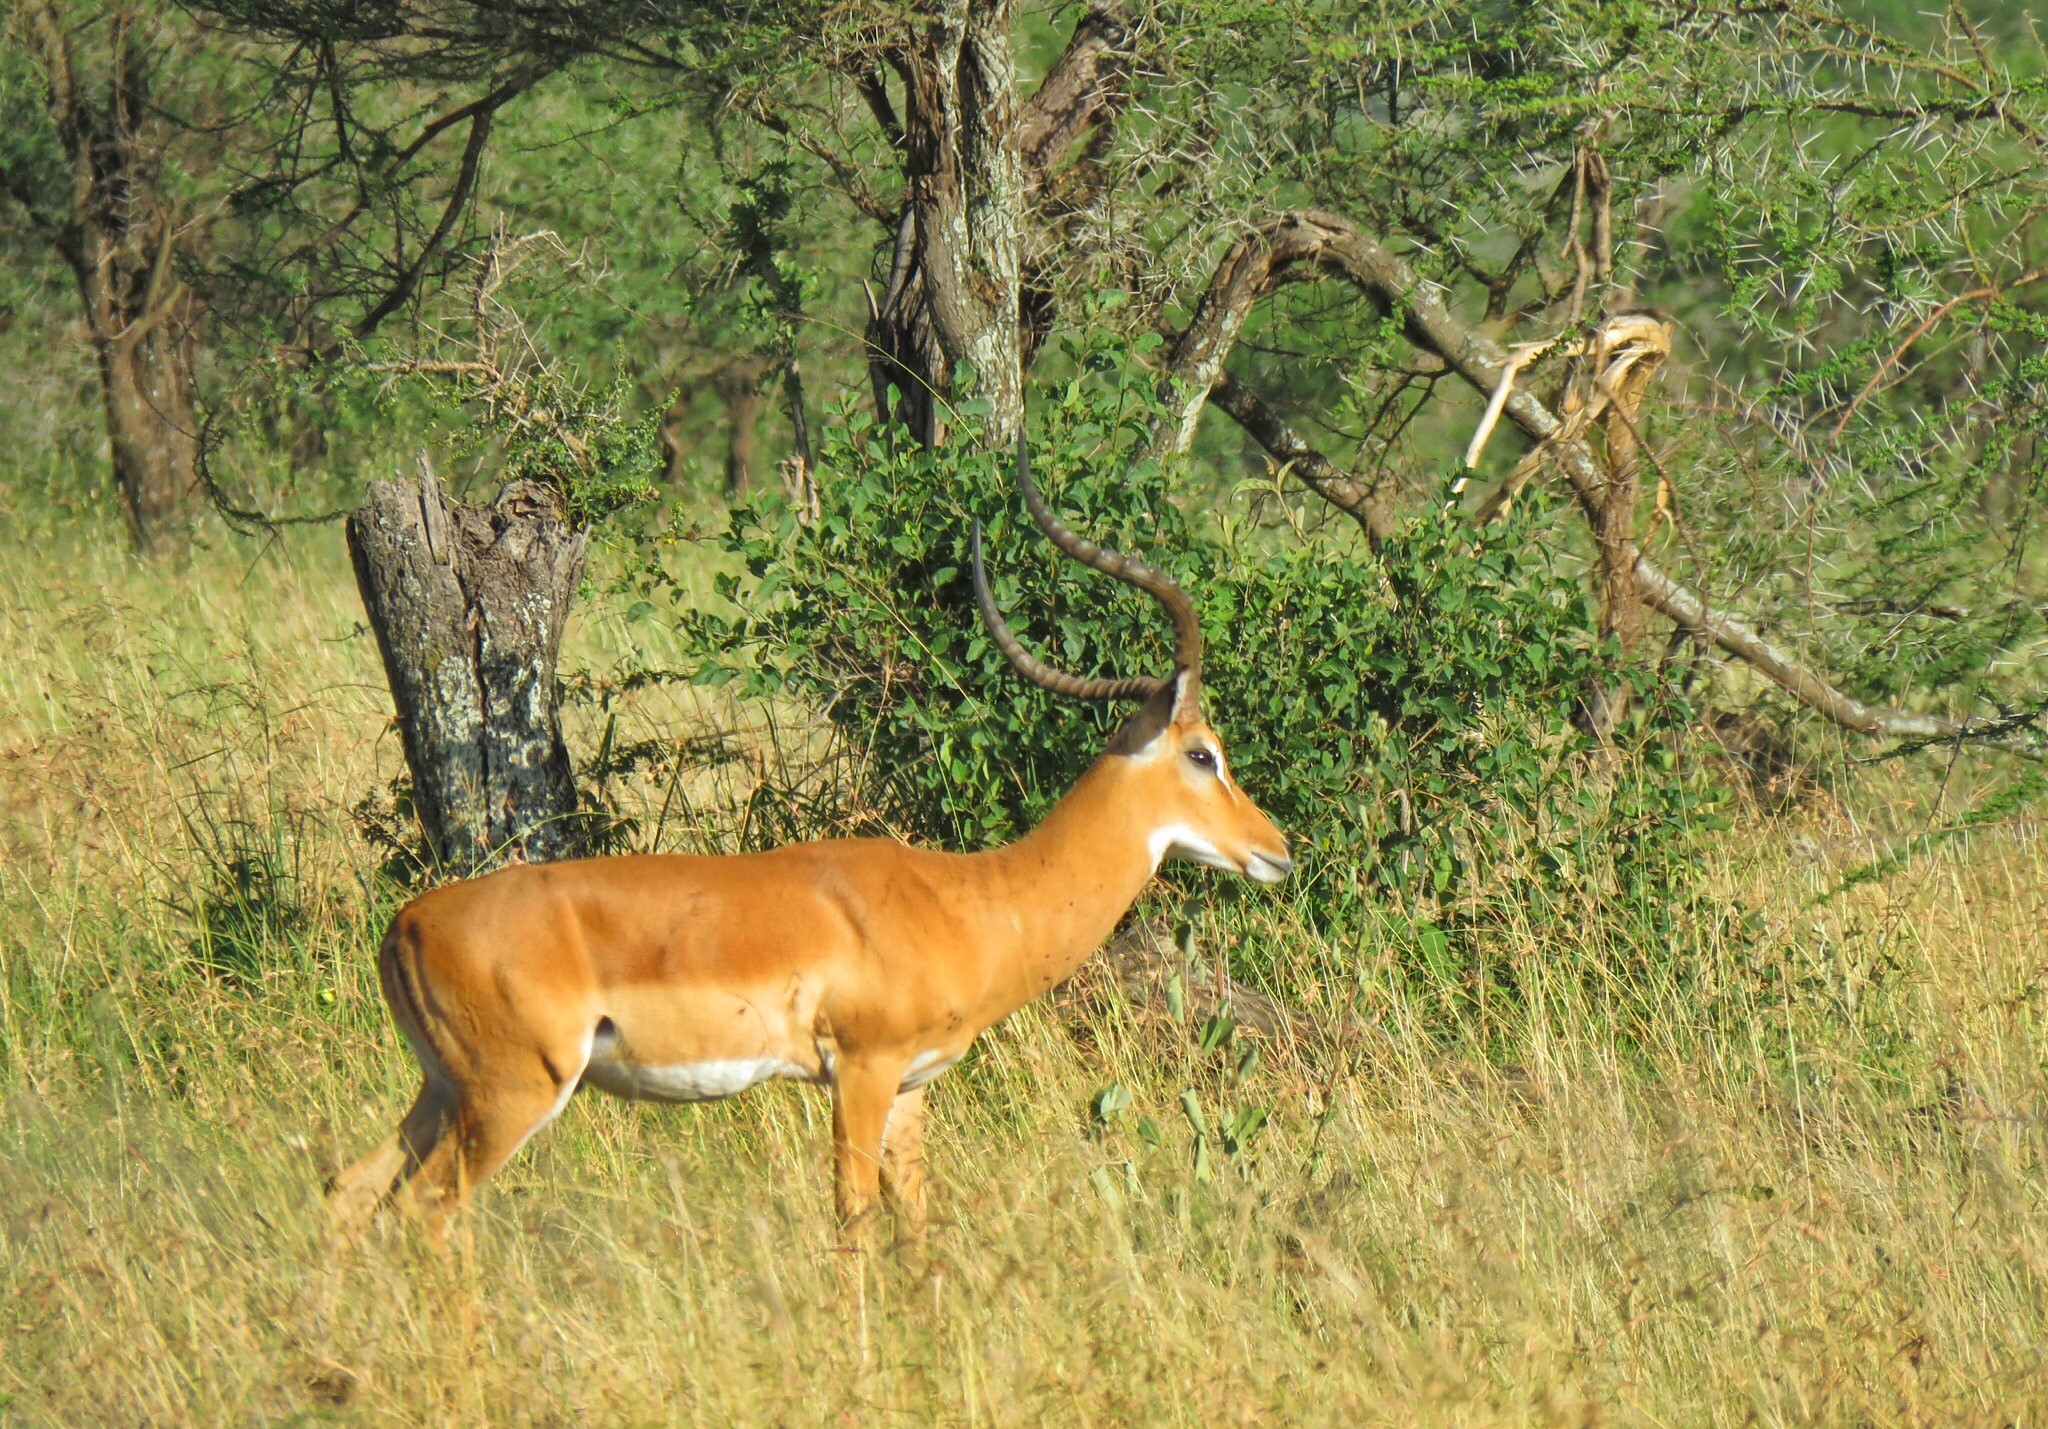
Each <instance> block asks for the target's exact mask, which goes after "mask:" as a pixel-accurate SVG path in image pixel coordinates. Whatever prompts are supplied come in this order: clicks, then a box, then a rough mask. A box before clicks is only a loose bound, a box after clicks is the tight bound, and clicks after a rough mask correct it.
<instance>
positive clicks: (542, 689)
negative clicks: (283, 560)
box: [348, 477, 588, 876]
mask: <svg viewBox="0 0 2048 1429" xmlns="http://www.w3.org/2000/svg"><path fill="white" fill-rule="evenodd" d="M348 544H349V554H350V556H351V558H352V560H353V562H354V564H355V572H356V584H357V587H358V589H359V590H360V591H361V593H362V598H363V608H364V610H365V611H366V612H367V614H368V615H369V618H370V626H371V628H372V630H374V631H375V633H376V636H377V646H378V649H379V650H380V651H381V652H382V654H383V657H384V669H385V672H386V674H387V676H388V677H389V679H390V682H391V693H392V698H393V701H394V702H395V704H396V705H397V711H398V727H399V733H400V735H401V737H402V739H403V741H404V745H405V758H406V764H407V766H408V767H409V768H410V769H411V771H412V777H413V797H414V804H415V806H416V807H417V809H418V810H419V815H420V822H421V824H422V826H423V828H424V830H425V833H426V836H427V844H428V849H429V851H430V854H431V857H432V858H433V860H434V861H435V863H436V864H437V865H438V866H439V867H440V868H441V870H442V871H444V872H447V873H451V874H455V875H458V876H460V875H466V874H469V873H473V872H476V871H478V870H480V869H482V868H486V867H489V866H491V865H492V864H495V863H499V862H503V861H507V860H512V859H523V860H527V861H531V862H544V861H547V860H550V859H558V858H566V857H573V856H574V855H576V854H579V853H582V852H584V851H585V849H586V847H587V844H588V833H587V827H586V821H585V819H584V817H583V816H582V815H581V813H580V812H579V809H578V801H577V792H576V781H575V777H574V773H573V771H572V769H571V766H570V763H569V753H568V748H567V746H566V745H565V744H564V743H563V740H562V726H561V718H560V712H559V709H558V706H557V702H556V694H555V666H556V661H557V660H558V658H559V657H560V654H561V648H562V634H563V631H564V629H565V628H566V626H567V623H568V615H569V607H570V604H571V602H572V601H573V599H574V598H575V594H576V587H577V584H578V582H579V581H581V579H582V576H583V565H584V554H585V538H584V535H583V533H582V532H580V531H575V530H572V529H571V528H570V525H569V522H568V520H567V519H566V517H565V515H564V513H563V511H562V508H561V504H560V502H559V500H558V499H557V497H556V495H555V493H554V492H553V491H551V490H550V489H549V488H547V487H545V486H541V485H538V484H536V483H534V482H528V481H515V482H513V483H511V484H510V485H508V486H507V487H506V488H505V489H504V490H503V491H502V492H500V493H499V495H498V498H497V500H496V501H494V502H493V503H492V504H491V505H490V506H488V507H476V506H467V505H464V504H462V503H460V502H457V501H455V500H453V499H451V498H450V497H449V495H448V493H447V491H446V490H445V489H444V488H443V487H442V486H441V484H440V483H439V482H438V481H436V480H434V479H433V478H432V477H428V478H425V479H424V480H422V481H420V482H417V483H414V482H374V483H372V484H371V487H370V497H369V500H368V501H367V502H366V503H364V505H363V506H362V507H361V508H360V509H358V510H357V511H356V512H355V513H354V514H353V515H352V516H351V517H350V518H349V522H348Z"/></svg>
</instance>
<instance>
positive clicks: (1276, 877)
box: [1244, 850, 1294, 883]
mask: <svg viewBox="0 0 2048 1429" xmlns="http://www.w3.org/2000/svg"><path fill="white" fill-rule="evenodd" d="M1244 871H1245V874H1246V876H1247V877H1250V878H1255V879H1257V880H1258V881H1259V882H1260V883H1282V882H1285V881H1286V878H1287V875H1288V874H1289V873H1292V872H1293V871H1294V860H1293V859H1291V858H1289V857H1288V856H1287V855H1286V854H1284V853H1282V854H1271V853H1259V852H1258V851H1257V850H1254V851H1253V852H1252V853H1251V854H1250V855H1249V856H1248V857H1247V858H1246V859H1245V861H1244Z"/></svg>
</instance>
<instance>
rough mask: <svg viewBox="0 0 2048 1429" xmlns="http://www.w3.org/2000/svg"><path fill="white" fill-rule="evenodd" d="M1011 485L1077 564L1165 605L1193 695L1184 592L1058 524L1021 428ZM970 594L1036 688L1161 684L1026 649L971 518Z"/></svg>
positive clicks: (1197, 628)
mask: <svg viewBox="0 0 2048 1429" xmlns="http://www.w3.org/2000/svg"><path fill="white" fill-rule="evenodd" d="M1017 485H1018V487H1019V489H1020V490H1022V491H1023V493H1024V506H1025V509H1026V510H1028V511H1029V512H1030V513H1031V520H1032V521H1033V523H1034V524H1036V525H1037V527H1038V529H1039V530H1040V531H1042V532H1044V533H1045V538H1046V539H1047V540H1048V541H1050V542H1052V543H1053V545H1054V546H1056V547H1058V548H1059V550H1061V551H1062V552H1064V553H1065V554H1066V555H1068V556H1070V557H1071V558H1073V559H1074V560H1076V561H1079V562H1080V563H1081V564H1082V565H1084V566H1087V567H1089V568H1090V569H1092V570H1098V571H1101V572H1102V573H1103V574H1104V575H1106V576H1112V577H1114V578H1115V579H1117V580H1120V581H1122V582H1123V583H1124V584H1125V585H1130V586H1136V587H1137V588H1138V589H1139V590H1142V591H1144V592H1145V593H1146V594H1147V595H1149V596H1151V597H1152V598H1153V599H1154V600H1156V601H1158V602H1159V604H1160V605H1161V606H1162V607H1163V608H1164V609H1165V611H1166V614H1167V616H1168V618H1169V619H1171V620H1172V621H1173V663H1174V666H1175V668H1176V669H1179V670H1185V671H1187V672H1188V688H1187V693H1188V695H1189V696H1192V695H1194V694H1195V692H1196V689H1197V688H1198V686H1199V683H1200V680H1201V677H1202V625H1201V621H1200V620H1199V618H1197V616H1196V615H1195V604H1194V602H1193V601H1192V600H1190V599H1188V593H1187V592H1186V591H1184V590H1182V589H1181V588H1180V586H1179V584H1178V583H1176V582H1175V581H1174V579H1173V577H1171V576H1169V575H1167V574H1166V572H1164V571H1162V570H1159V569H1157V568H1155V567H1153V566H1149V565H1146V564H1145V563H1144V562H1143V561H1138V560H1133V559H1131V558H1130V557H1129V556H1125V555H1120V554H1119V553H1117V552H1115V551H1112V550H1110V549H1109V548H1108V547H1106V546H1098V545H1097V544H1096V543H1095V542H1093V541H1091V540H1089V539H1088V538H1087V537H1085V536H1080V535H1076V534H1075V533H1074V532H1072V531H1070V530H1068V529H1067V528H1066V526H1064V525H1063V524H1061V522H1060V519H1059V518H1058V517H1057V516H1055V515H1053V514H1052V509H1051V508H1050V507H1048V506H1047V505H1046V504H1045V498H1044V497H1043V496H1041V495H1039V492H1038V487H1037V486H1036V485H1034V484H1033V482H1032V480H1031V457H1030V450H1029V448H1028V447H1027V445H1026V444H1025V440H1024V434H1023V433H1022V432H1019V433H1018V434H1017ZM974 599H975V603H976V604H977V605H979V606H980V607H981V619H982V623H983V624H984V625H986V626H987V627H988V633H989V637H990V638H991V639H993V640H994V641H995V642H996V648H997V649H999V650H1001V651H1002V652H1003V656H1004V658H1005V659H1007V660H1008V661H1009V662H1010V665H1011V667H1012V668H1014V669H1015V670H1016V671H1017V673H1018V674H1020V675H1022V676H1023V677H1024V678H1025V679H1027V680H1029V681H1030V682H1031V683H1032V684H1034V685H1037V686H1038V687H1039V688H1041V689H1046V690H1052V691H1053V692H1055V693H1057V694H1063V695H1072V696H1073V697H1074V698H1076V699H1083V700H1141V699H1145V698H1147V697H1148V696H1150V695H1152V694H1154V693H1156V692H1157V691H1158V690H1159V689H1161V688H1162V687H1163V686H1164V685H1165V684H1166V681H1164V680H1161V679H1154V678H1152V677H1151V676H1147V675H1137V676H1132V677H1129V678H1126V679H1120V680H1104V679H1095V678H1090V677H1086V676H1081V675H1069V674H1068V673H1066V671H1064V670H1058V669H1055V668H1053V667H1052V666H1051V665H1048V664H1046V663H1045V662H1044V661H1043V660H1040V659H1038V658H1037V657H1036V656H1035V655H1033V654H1032V653H1031V652H1030V651H1028V650H1026V649H1025V648H1024V647H1023V645H1022V644H1021V643H1019V641H1018V640H1017V637H1016V636H1015V635H1014V634H1012V633H1011V631H1010V628H1009V626H1008V625H1006V624H1004V623H1003V617H1002V613H1001V612H1000V611H998V610H997V609H996V601H995V596H994V594H993V593H992V592H991V591H990V590H989V586H988V573H987V571H986V570H985V569H984V568H983V565H982V557H981V523H980V522H979V521H976V522H975V523H974Z"/></svg>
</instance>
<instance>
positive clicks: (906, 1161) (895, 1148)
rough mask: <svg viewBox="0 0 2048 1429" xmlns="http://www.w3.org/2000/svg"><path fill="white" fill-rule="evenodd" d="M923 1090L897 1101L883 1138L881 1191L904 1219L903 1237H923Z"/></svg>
mask: <svg viewBox="0 0 2048 1429" xmlns="http://www.w3.org/2000/svg"><path fill="white" fill-rule="evenodd" d="M924 1179H925V1178H924V1088H923V1087H918V1088H917V1089H916V1090H914V1091H908V1092H905V1093H903V1094H902V1095H901V1096H899V1097H897V1098H896V1104H895V1105H894V1106H893V1107H892V1108H890V1111H889V1126H888V1130H887V1131H886V1132H884V1133H883V1137H882V1189H883V1190H884V1191H886V1192H887V1193H888V1195H889V1199H890V1200H891V1201H894V1202H895V1203H896V1214H897V1215H899V1216H901V1217H902V1218H903V1234H904V1235H905V1236H907V1237H909V1238H910V1239H913V1240H915V1239H917V1238H918V1237H920V1236H922V1235H923V1234H924Z"/></svg>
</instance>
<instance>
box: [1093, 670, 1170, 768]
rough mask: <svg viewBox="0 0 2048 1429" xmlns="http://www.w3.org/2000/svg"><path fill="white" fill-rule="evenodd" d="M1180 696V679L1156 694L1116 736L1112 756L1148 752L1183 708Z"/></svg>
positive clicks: (1155, 691) (1110, 748) (1153, 694)
mask: <svg viewBox="0 0 2048 1429" xmlns="http://www.w3.org/2000/svg"><path fill="white" fill-rule="evenodd" d="M1180 692H1181V679H1180V676H1178V675H1176V676H1174V677H1173V678H1172V679H1171V680H1168V681H1167V682H1166V683H1165V684H1163V685H1161V686H1160V687H1159V688H1158V689H1156V690H1154V691H1153V692H1152V693H1151V695H1150V696H1148V697H1147V698H1146V700H1145V703H1144V704H1142V705H1140V706H1138V711H1137V713H1136V714H1133V715H1132V716H1131V717H1130V718H1129V719H1127V720H1125V721H1124V724H1123V728H1122V729H1119V730H1118V731H1117V732H1116V738H1115V739H1112V740H1111V741H1110V742H1109V752H1110V753H1111V754H1125V755H1130V754H1139V753H1142V752H1143V751H1145V750H1146V749H1149V748H1150V747H1151V745H1152V741H1153V740H1155V739H1157V738H1159V736H1160V735H1162V734H1164V733H1166V727H1167V726H1168V725H1170V724H1172V723H1173V720H1174V715H1175V713H1176V711H1177V710H1178V709H1179V706H1180Z"/></svg>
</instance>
